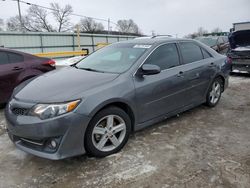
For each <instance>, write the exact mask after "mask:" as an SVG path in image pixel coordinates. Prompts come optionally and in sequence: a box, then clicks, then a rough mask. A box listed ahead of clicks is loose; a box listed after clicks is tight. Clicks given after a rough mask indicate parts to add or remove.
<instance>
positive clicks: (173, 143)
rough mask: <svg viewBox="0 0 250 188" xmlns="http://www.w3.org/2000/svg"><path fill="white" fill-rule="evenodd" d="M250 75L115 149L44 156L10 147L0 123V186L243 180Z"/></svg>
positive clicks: (248, 146) (247, 163) (248, 151)
mask: <svg viewBox="0 0 250 188" xmlns="http://www.w3.org/2000/svg"><path fill="white" fill-rule="evenodd" d="M249 91H250V77H247V76H244V75H233V76H232V77H231V78H230V87H229V89H228V90H227V91H226V92H225V93H224V94H223V97H222V99H221V102H220V103H219V105H218V106H217V107H215V108H212V109H209V108H207V107H205V106H200V107H197V108H195V109H193V110H190V111H188V112H185V113H182V114H181V115H180V116H177V117H173V118H170V119H168V120H166V121H164V122H161V123H159V124H156V125H153V126H151V127H149V128H147V129H144V130H142V131H140V132H137V133H135V134H133V135H131V137H130V140H129V142H128V144H127V145H126V146H125V148H124V149H123V150H122V151H121V152H120V153H118V154H115V155H112V156H109V157H106V158H103V159H96V158H88V157H87V156H81V157H75V158H71V159H66V160H61V161H50V160H46V159H41V158H38V157H35V156H32V155H29V154H26V153H24V152H22V151H20V150H18V149H16V148H15V147H14V146H13V145H12V143H11V142H10V141H9V139H8V137H7V135H6V133H4V132H3V129H2V127H4V125H5V121H4V118H3V112H2V111H0V151H1V152H0V169H1V170H0V187H1V188H2V187H3V188H5V187H21V188H22V187H23V188H24V187H25V188H26V187H58V188H59V187H130V188H133V187H135V188H139V187H154V188H158V187H159V188H167V187H174V188H175V187H176V188H177V187H178V188H182V187H183V188H186V187H188V188H189V187H191V188H196V187H216V188H221V187H226V188H230V187H232V188H235V187H236V188H237V187H239V188H241V187H246V188H247V187H250V136H249V135H250V93H249Z"/></svg>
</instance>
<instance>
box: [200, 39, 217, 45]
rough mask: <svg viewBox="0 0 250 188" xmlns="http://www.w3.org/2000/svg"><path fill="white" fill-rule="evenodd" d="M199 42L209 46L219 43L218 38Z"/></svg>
mask: <svg viewBox="0 0 250 188" xmlns="http://www.w3.org/2000/svg"><path fill="white" fill-rule="evenodd" d="M198 40H199V41H200V42H202V43H204V44H206V45H207V46H215V45H216V42H217V39H216V38H198Z"/></svg>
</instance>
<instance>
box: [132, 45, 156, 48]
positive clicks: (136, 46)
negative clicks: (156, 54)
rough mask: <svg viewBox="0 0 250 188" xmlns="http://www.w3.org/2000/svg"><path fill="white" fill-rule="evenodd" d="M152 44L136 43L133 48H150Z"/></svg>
mask: <svg viewBox="0 0 250 188" xmlns="http://www.w3.org/2000/svg"><path fill="white" fill-rule="evenodd" d="M151 46H152V45H144V44H136V45H134V47H133V48H150V47H151Z"/></svg>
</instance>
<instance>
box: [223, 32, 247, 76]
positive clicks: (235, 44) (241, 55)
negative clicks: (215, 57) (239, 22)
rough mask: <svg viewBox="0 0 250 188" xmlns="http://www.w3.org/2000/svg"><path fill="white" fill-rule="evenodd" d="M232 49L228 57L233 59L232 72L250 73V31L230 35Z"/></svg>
mask: <svg viewBox="0 0 250 188" xmlns="http://www.w3.org/2000/svg"><path fill="white" fill-rule="evenodd" d="M229 42H230V49H229V52H228V53H227V56H228V57H229V58H231V59H232V71H241V72H242V71H244V72H248V73H250V30H241V31H236V32H233V33H231V34H230V35H229Z"/></svg>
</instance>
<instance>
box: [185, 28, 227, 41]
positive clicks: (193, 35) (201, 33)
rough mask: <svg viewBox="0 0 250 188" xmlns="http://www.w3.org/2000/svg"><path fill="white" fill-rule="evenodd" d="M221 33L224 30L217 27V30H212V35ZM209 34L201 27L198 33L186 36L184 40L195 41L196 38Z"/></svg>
mask: <svg viewBox="0 0 250 188" xmlns="http://www.w3.org/2000/svg"><path fill="white" fill-rule="evenodd" d="M221 32H222V29H221V28H219V27H216V28H214V29H212V30H211V32H210V34H213V33H221ZM208 33H209V32H208V30H206V29H204V28H203V27H199V28H198V29H197V31H196V32H193V33H190V34H188V35H186V36H184V38H192V39H194V38H196V37H201V36H204V35H205V34H208Z"/></svg>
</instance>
